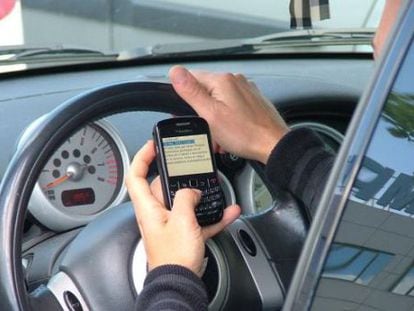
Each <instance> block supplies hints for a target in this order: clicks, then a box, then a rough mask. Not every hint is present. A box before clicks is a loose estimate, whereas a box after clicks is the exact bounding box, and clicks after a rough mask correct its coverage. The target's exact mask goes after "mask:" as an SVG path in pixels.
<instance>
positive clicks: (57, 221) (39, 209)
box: [18, 119, 130, 231]
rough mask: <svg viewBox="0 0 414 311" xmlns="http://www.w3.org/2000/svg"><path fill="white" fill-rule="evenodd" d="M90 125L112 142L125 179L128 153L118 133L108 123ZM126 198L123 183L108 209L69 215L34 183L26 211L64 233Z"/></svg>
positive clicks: (44, 223) (31, 127) (21, 142)
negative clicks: (87, 213)
mask: <svg viewBox="0 0 414 311" xmlns="http://www.w3.org/2000/svg"><path fill="white" fill-rule="evenodd" d="M38 122H39V119H38V120H36V121H35V122H34V123H33V124H32V125H31V126H29V127H28V128H27V129H26V131H25V132H24V134H23V135H22V137H21V140H20V141H19V145H18V146H21V145H22V144H24V142H25V140H26V139H30V133H31V132H32V131H35V130H36V125H37V124H38ZM92 124H93V125H94V126H98V127H99V128H101V129H102V130H103V131H105V132H106V133H107V135H108V136H109V137H110V138H111V139H112V140H113V141H114V143H115V145H116V147H117V149H118V150H119V153H120V156H121V161H122V171H123V177H124V178H125V176H126V174H127V171H128V168H129V165H130V160H129V155H128V151H127V149H126V147H125V145H124V143H123V141H122V139H121V137H120V136H119V134H118V131H117V130H116V129H115V127H114V126H112V125H111V124H110V123H109V122H108V121H105V120H99V121H95V122H93V123H92ZM126 198H127V189H126V186H125V183H124V182H122V184H121V187H120V189H119V192H118V194H117V195H116V197H115V198H114V200H113V201H112V203H111V204H110V205H109V206H108V207H106V208H104V209H101V210H100V211H99V212H97V213H94V214H91V215H82V214H79V213H73V211H71V213H66V212H65V211H63V210H61V209H58V208H57V207H55V206H54V205H53V204H52V203H51V202H50V201H49V200H48V199H47V198H46V196H45V194H44V193H43V191H42V190H41V188H40V186H39V183H36V185H35V187H34V189H33V192H32V196H31V198H30V201H29V205H28V209H29V211H30V212H31V213H32V214H33V216H34V217H35V218H36V219H37V220H39V221H40V222H41V223H42V224H43V225H45V226H47V227H48V228H50V229H52V230H55V231H64V230H68V229H72V228H75V227H79V226H83V225H85V224H87V223H89V222H91V221H92V220H94V219H95V218H96V217H98V216H99V215H100V214H102V213H103V212H105V211H106V210H107V209H109V208H112V207H114V206H117V205H119V204H120V203H122V202H124V201H125V199H126Z"/></svg>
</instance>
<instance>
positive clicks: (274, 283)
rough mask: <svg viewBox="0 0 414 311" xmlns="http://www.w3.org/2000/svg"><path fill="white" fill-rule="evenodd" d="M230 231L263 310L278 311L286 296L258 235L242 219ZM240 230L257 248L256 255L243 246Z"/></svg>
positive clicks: (232, 225) (229, 228) (230, 227)
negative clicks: (258, 239)
mask: <svg viewBox="0 0 414 311" xmlns="http://www.w3.org/2000/svg"><path fill="white" fill-rule="evenodd" d="M228 230H229V232H230V234H231V235H232V237H233V239H234V241H235V243H236V245H237V247H238V249H239V251H240V253H241V254H242V256H243V259H244V261H245V264H246V266H247V268H248V269H249V271H250V274H251V277H252V279H253V281H254V283H255V285H256V288H257V291H258V293H259V296H260V299H261V301H262V309H263V310H276V309H279V308H280V307H281V306H282V304H283V299H284V294H283V290H282V286H281V284H280V282H279V278H278V277H277V276H276V272H275V270H274V269H273V268H272V266H271V264H270V262H269V261H268V259H267V256H266V254H265V252H264V251H263V249H262V247H261V245H262V244H261V243H259V242H258V241H257V237H256V234H254V232H253V230H252V229H251V228H250V226H248V225H246V223H245V222H244V221H243V220H242V219H238V220H236V221H235V222H234V223H232V224H231V225H230V226H229V227H228ZM240 230H243V231H244V232H246V233H247V234H248V235H249V236H250V238H251V239H252V241H253V242H254V244H255V246H256V254H255V256H252V255H251V254H250V253H249V251H248V250H246V248H245V247H244V245H243V242H242V241H241V239H240V234H239V232H240Z"/></svg>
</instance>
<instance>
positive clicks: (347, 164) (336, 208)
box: [283, 0, 414, 311]
mask: <svg viewBox="0 0 414 311" xmlns="http://www.w3.org/2000/svg"><path fill="white" fill-rule="evenodd" d="M413 37H414V0H406V1H405V3H404V4H403V8H402V9H401V11H400V16H399V18H398V21H397V22H396V24H395V26H394V29H393V31H392V32H391V34H390V39H389V40H388V43H387V45H386V47H385V48H384V51H383V57H381V59H380V60H379V61H378V63H377V65H376V66H377V67H376V70H375V72H374V74H373V75H372V78H371V80H370V82H369V84H368V87H367V88H366V90H365V92H364V94H363V96H362V98H361V100H360V102H359V105H358V107H357V109H356V111H355V113H354V116H353V118H352V121H351V123H350V125H349V128H348V130H347V134H346V136H345V140H344V142H343V144H342V147H341V149H340V151H339V153H338V155H337V158H336V161H335V164H334V167H333V169H332V172H331V174H330V177H329V179H328V182H327V185H326V188H325V191H324V193H323V195H322V198H321V202H320V205H319V208H318V211H317V213H316V215H315V217H314V220H313V223H312V226H311V228H310V230H309V234H308V237H307V239H306V242H305V244H304V247H303V250H302V253H301V256H300V259H299V262H298V265H297V267H296V271H295V274H294V276H293V279H292V283H291V286H290V288H289V291H288V294H287V296H286V300H285V303H284V306H283V310H284V311H287V310H289V311H291V310H295V311H299V310H308V309H309V308H310V306H311V303H312V301H313V297H314V294H315V292H316V288H317V284H318V280H319V277H320V274H321V272H322V268H323V264H324V262H325V259H326V256H327V254H328V251H329V248H330V245H331V242H332V240H333V238H334V235H335V232H336V229H337V227H338V225H339V222H340V219H341V217H342V214H343V211H344V208H345V206H346V203H347V200H348V197H349V195H350V191H351V189H352V185H353V183H354V181H355V178H356V176H357V173H358V171H359V169H360V167H361V164H362V161H363V158H364V155H365V152H366V150H367V148H368V145H369V143H370V140H371V137H372V135H373V133H374V130H375V127H376V124H377V121H378V119H379V117H380V115H381V112H382V110H383V106H384V103H385V101H386V99H387V97H388V94H389V92H390V90H391V88H392V86H393V84H394V81H395V79H396V78H397V76H398V73H399V69H400V67H401V65H402V64H403V61H404V59H405V56H406V54H407V52H408V51H409V48H410V46H411V44H412V42H413ZM413 44H414V43H413ZM379 103H380V104H379Z"/></svg>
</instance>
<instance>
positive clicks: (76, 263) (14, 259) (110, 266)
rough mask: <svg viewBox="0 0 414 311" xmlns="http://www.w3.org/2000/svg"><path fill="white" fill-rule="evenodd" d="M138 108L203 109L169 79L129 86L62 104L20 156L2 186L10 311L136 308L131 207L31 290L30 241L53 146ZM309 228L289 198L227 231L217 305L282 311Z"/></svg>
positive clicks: (0, 239) (3, 271)
mask: <svg viewBox="0 0 414 311" xmlns="http://www.w3.org/2000/svg"><path fill="white" fill-rule="evenodd" d="M136 110H140V111H145V110H147V111H159V112H166V113H172V114H175V115H185V114H187V115H188V114H195V112H194V111H193V110H192V109H191V108H190V106H188V105H187V104H186V103H185V102H184V101H183V100H182V99H180V97H179V96H178V95H177V94H176V93H175V92H174V90H173V88H172V86H171V85H169V84H166V83H157V82H139V81H132V82H123V83H119V84H114V85H110V86H105V87H102V88H99V89H95V90H92V91H89V92H87V93H84V94H81V95H80V96H77V97H75V98H72V99H70V100H69V101H67V102H65V103H63V104H62V105H60V106H59V107H57V108H56V109H55V110H53V111H52V112H51V113H49V114H48V115H47V117H46V118H44V119H43V120H42V122H41V123H39V124H38V125H37V129H36V130H35V131H33V135H32V137H31V138H30V139H28V140H27V141H26V142H25V144H24V145H23V146H22V147H21V148H20V149H19V150H18V151H17V152H16V154H15V155H14V157H13V159H12V160H11V162H10V164H9V167H8V169H7V172H6V174H5V175H4V176H3V180H2V184H1V186H0V254H1V256H0V301H1V309H2V310H16V311H17V310H36V309H41V310H46V311H48V310H59V309H63V310H133V308H134V302H135V299H136V296H137V288H136V285H135V284H134V282H135V281H134V275H133V274H134V273H135V272H134V271H133V269H132V268H131V266H132V265H131V262H132V261H133V258H134V254H136V249H137V243H138V241H139V240H140V236H139V231H138V228H137V224H136V221H135V217H134V212H133V208H132V207H131V204H130V203H124V204H122V206H118V207H115V208H112V209H111V210H110V211H108V212H107V213H104V214H103V215H102V216H100V217H98V218H97V219H95V220H94V221H92V222H91V223H90V224H88V225H87V226H86V227H85V228H83V229H82V230H81V232H80V233H79V234H78V235H77V237H76V238H75V239H74V241H73V242H71V243H70V245H69V246H68V249H67V250H66V253H65V256H64V259H63V260H62V262H61V264H60V266H59V272H58V273H57V274H56V275H54V276H53V277H52V278H51V280H50V281H49V283H48V284H47V286H43V287H42V288H39V289H38V290H36V291H35V292H34V293H31V294H29V293H28V292H27V290H26V287H25V282H24V277H23V275H24V273H23V266H22V262H21V245H22V232H23V224H24V219H25V215H26V211H27V205H28V202H29V198H30V196H31V192H32V190H33V187H34V185H35V183H36V180H37V178H38V176H39V174H40V171H41V169H42V168H43V166H44V165H45V164H46V162H47V160H48V158H49V157H50V156H51V154H52V152H53V151H54V150H56V149H57V148H58V147H59V144H60V143H61V142H62V141H64V140H66V139H67V138H68V137H70V135H71V134H73V133H74V132H75V131H76V130H78V129H79V128H80V127H81V126H83V125H85V124H86V123H88V122H91V121H93V120H96V119H100V118H102V117H105V116H108V115H111V114H116V113H120V112H127V111H136ZM306 231H307V221H306V217H305V216H304V215H303V213H302V212H301V209H300V208H299V207H298V206H297V204H296V203H295V201H294V200H293V199H289V198H287V199H285V200H284V202H283V204H279V205H278V206H274V207H273V208H271V209H269V210H268V211H267V212H266V213H263V214H260V215H257V216H251V217H241V218H240V219H239V220H237V221H236V222H235V223H233V224H232V225H231V226H229V228H227V229H226V230H225V231H223V232H222V233H220V234H218V235H217V236H216V237H215V238H214V239H212V241H210V242H209V243H208V245H209V248H210V252H207V253H210V256H212V257H214V260H216V270H217V277H216V278H215V279H214V282H215V283H216V285H217V284H218V285H217V286H216V291H217V292H216V293H213V294H212V302H211V304H210V309H212V310H214V309H217V310H218V309H233V308H234V309H236V308H239V309H240V308H242V309H246V308H248V309H252V310H253V309H267V308H271V309H278V308H280V307H281V306H282V303H283V298H284V293H285V289H286V287H287V286H288V284H289V281H290V278H291V276H292V273H293V270H294V267H295V264H296V261H297V259H298V257H299V253H300V250H301V247H302V244H303V241H304V238H305V236H306ZM211 281H212V280H211V279H206V280H205V282H211ZM207 285H208V284H207ZM207 287H208V286H207ZM71 308H72V309H71Z"/></svg>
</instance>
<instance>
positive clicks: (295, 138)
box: [265, 128, 324, 190]
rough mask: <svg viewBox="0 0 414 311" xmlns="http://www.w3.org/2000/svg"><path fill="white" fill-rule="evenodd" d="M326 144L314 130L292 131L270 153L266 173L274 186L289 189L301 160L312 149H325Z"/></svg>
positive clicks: (300, 129) (301, 129)
mask: <svg viewBox="0 0 414 311" xmlns="http://www.w3.org/2000/svg"><path fill="white" fill-rule="evenodd" d="M323 147H324V143H323V142H322V140H321V139H320V137H319V136H318V135H317V134H316V133H315V132H314V131H312V130H310V129H307V128H299V129H294V130H291V131H290V132H289V133H287V134H286V135H285V136H283V138H282V139H281V140H280V141H279V142H278V144H277V145H276V146H275V147H274V148H273V150H272V152H271V153H270V156H269V159H268V161H267V164H266V168H265V173H266V177H267V178H268V180H269V181H270V182H271V183H272V185H273V186H275V187H278V188H280V189H284V190H287V189H289V184H290V181H291V178H292V176H293V173H292V172H294V171H295V169H296V167H297V164H298V162H299V161H300V159H301V158H302V157H303V156H304V155H305V154H306V153H307V151H308V150H309V149H312V148H323Z"/></svg>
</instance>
